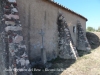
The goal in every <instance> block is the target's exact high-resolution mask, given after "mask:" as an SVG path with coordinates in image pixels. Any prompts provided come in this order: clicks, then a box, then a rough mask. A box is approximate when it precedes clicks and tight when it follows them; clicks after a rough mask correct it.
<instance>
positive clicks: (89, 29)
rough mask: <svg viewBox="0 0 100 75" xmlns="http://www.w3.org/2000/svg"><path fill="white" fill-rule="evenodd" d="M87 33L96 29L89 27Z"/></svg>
mask: <svg viewBox="0 0 100 75" xmlns="http://www.w3.org/2000/svg"><path fill="white" fill-rule="evenodd" d="M86 30H87V31H93V32H94V31H95V29H94V28H93V27H87V29H86Z"/></svg>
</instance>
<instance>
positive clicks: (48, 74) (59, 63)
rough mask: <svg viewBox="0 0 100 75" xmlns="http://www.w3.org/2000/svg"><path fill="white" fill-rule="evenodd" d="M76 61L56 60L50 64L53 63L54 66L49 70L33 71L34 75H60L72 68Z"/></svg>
mask: <svg viewBox="0 0 100 75" xmlns="http://www.w3.org/2000/svg"><path fill="white" fill-rule="evenodd" d="M75 61H76V60H74V59H73V60H72V59H71V60H65V59H61V58H56V59H55V60H52V61H50V62H48V63H51V64H52V66H51V67H50V68H49V69H47V68H44V69H41V71H33V75H60V74H61V73H62V72H63V71H64V70H66V68H68V67H70V66H71V65H72V64H73V63H75ZM34 69H35V68H33V70H34Z"/></svg>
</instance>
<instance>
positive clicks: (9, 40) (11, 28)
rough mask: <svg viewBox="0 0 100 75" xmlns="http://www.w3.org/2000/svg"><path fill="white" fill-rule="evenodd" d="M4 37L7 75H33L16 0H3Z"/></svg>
mask: <svg viewBox="0 0 100 75" xmlns="http://www.w3.org/2000/svg"><path fill="white" fill-rule="evenodd" d="M1 3H2V4H1V6H2V11H3V16H2V25H4V28H3V29H4V30H3V31H2V37H3V41H4V44H5V53H6V56H7V57H6V63H7V64H6V68H5V69H6V70H5V71H6V75H32V72H31V67H30V62H29V59H28V55H27V48H26V46H25V44H24V40H23V36H22V26H21V23H20V20H19V15H18V10H17V8H16V7H17V3H16V0H1Z"/></svg>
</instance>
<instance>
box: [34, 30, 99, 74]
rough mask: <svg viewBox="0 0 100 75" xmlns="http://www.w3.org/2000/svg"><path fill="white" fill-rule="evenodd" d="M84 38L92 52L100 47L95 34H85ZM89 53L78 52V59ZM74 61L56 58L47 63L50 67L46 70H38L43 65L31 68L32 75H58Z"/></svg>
mask: <svg viewBox="0 0 100 75" xmlns="http://www.w3.org/2000/svg"><path fill="white" fill-rule="evenodd" d="M86 36H87V39H88V41H89V43H90V46H91V48H92V50H93V49H95V48H97V47H99V46H100V38H99V37H98V36H97V35H96V34H94V33H91V32H87V33H86ZM90 53H91V51H81V50H78V54H79V57H81V56H83V55H86V54H90ZM75 61H76V60H72V59H70V60H65V59H61V58H56V59H54V60H52V61H50V62H48V63H51V64H52V66H51V67H50V68H49V69H47V68H40V69H39V67H40V66H41V67H42V66H43V65H37V66H35V68H33V75H60V74H61V73H62V72H63V71H64V70H66V69H67V68H69V67H70V66H71V65H72V64H74V63H75ZM48 65H49V64H48ZM36 68H37V69H36ZM36 70H37V71H36Z"/></svg>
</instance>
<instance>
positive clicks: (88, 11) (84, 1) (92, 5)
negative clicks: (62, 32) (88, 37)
mask: <svg viewBox="0 0 100 75" xmlns="http://www.w3.org/2000/svg"><path fill="white" fill-rule="evenodd" d="M54 1H56V2H58V3H60V4H62V5H64V6H65V7H67V8H69V9H71V10H73V11H75V12H77V13H79V14H81V15H82V16H84V17H86V18H87V19H88V21H87V22H86V25H87V27H88V26H91V27H93V28H95V29H97V28H98V27H99V26H100V0H54Z"/></svg>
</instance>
